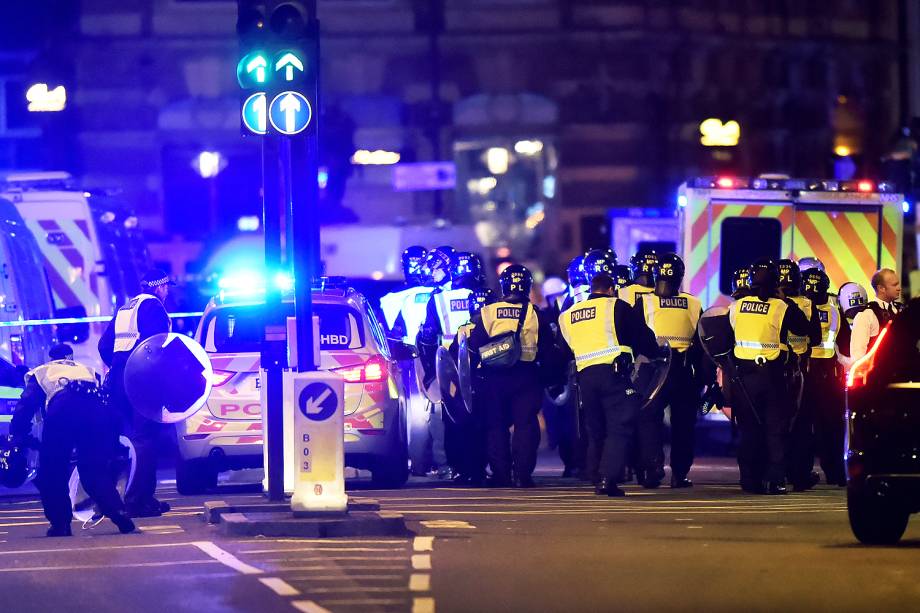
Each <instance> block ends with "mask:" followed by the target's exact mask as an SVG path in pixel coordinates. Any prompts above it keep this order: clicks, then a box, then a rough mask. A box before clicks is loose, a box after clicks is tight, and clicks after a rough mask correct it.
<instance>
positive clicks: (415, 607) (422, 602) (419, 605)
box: [412, 597, 434, 613]
mask: <svg viewBox="0 0 920 613" xmlns="http://www.w3.org/2000/svg"><path fill="white" fill-rule="evenodd" d="M412 613H434V598H430V597H425V598H413V599H412Z"/></svg>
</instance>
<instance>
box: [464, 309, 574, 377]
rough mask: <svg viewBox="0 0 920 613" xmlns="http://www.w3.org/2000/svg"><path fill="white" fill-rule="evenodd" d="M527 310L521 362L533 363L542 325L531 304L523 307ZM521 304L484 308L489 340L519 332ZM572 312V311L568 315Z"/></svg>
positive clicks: (482, 311) (523, 327) (484, 322)
mask: <svg viewBox="0 0 920 613" xmlns="http://www.w3.org/2000/svg"><path fill="white" fill-rule="evenodd" d="M523 306H525V307H526V308H527V315H525V316H524V323H523V324H522V325H521V361H522V362H533V361H534V360H536V359H537V337H538V335H539V333H540V323H539V321H538V320H537V311H536V310H535V309H534V308H533V305H532V304H530V303H529V302H528V303H527V304H526V305H523ZM521 307H522V305H520V304H512V303H510V302H504V301H502V302H493V303H492V304H487V305H486V306H484V307H482V310H481V311H480V314H481V316H482V327H483V328H484V329H485V331H486V334H488V335H489V338H495V337H497V336H501V335H502V334H507V333H508V332H514V331H515V330H517V325H518V319H519V318H520V316H521ZM569 312H571V309H569V310H568V311H566V313H569Z"/></svg>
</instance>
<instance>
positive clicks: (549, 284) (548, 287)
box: [540, 277, 565, 304]
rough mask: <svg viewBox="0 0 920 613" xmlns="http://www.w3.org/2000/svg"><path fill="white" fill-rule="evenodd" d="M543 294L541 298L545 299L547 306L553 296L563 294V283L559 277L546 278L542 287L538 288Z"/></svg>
mask: <svg viewBox="0 0 920 613" xmlns="http://www.w3.org/2000/svg"><path fill="white" fill-rule="evenodd" d="M540 289H541V290H542V292H543V297H544V298H545V299H546V302H547V304H549V302H550V300H551V299H552V298H553V297H555V296H560V295H562V294H564V293H565V281H563V280H562V279H560V278H559V277H547V279H546V280H545V281H543V285H542V286H541V287H540Z"/></svg>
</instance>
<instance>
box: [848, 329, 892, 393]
mask: <svg viewBox="0 0 920 613" xmlns="http://www.w3.org/2000/svg"><path fill="white" fill-rule="evenodd" d="M887 334H888V326H885V328H883V329H882V331H881V333H880V334H879V335H878V338H877V339H875V344H874V345H872V348H871V349H869V351H868V352H867V353H866V355H864V356H863V357H861V358H859V359H858V360H856V361H855V362H854V363H853V365H852V366H851V367H850V370H849V371H847V383H846V385H847V389H848V390H852V389H856V388H858V387H862V386H864V385H865V384H866V382H867V381H868V380H869V373H870V372H872V368H873V367H874V366H875V354H876V353H877V352H878V350H879V347H881V346H882V342H883V341H884V340H885V336H887Z"/></svg>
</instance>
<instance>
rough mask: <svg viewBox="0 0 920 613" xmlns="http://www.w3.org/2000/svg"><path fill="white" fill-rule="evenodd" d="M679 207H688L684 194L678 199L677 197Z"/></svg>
mask: <svg viewBox="0 0 920 613" xmlns="http://www.w3.org/2000/svg"><path fill="white" fill-rule="evenodd" d="M677 206H679V207H681V208H683V207H685V206H687V197H686V196H684V195H683V194H681V195H680V196H678V197H677Z"/></svg>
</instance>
